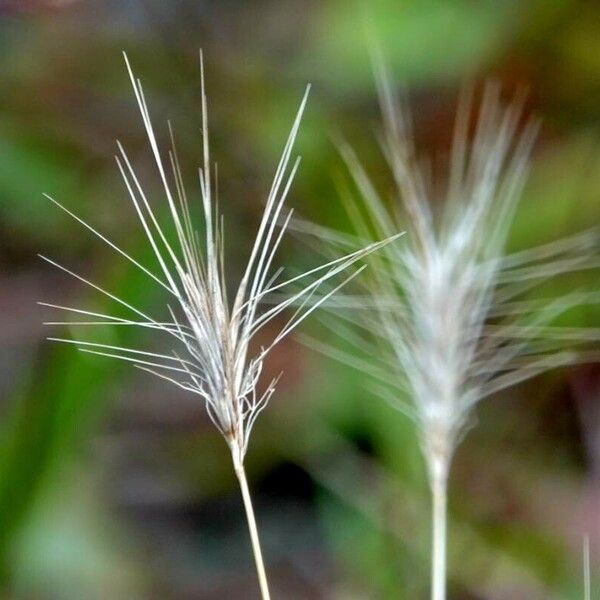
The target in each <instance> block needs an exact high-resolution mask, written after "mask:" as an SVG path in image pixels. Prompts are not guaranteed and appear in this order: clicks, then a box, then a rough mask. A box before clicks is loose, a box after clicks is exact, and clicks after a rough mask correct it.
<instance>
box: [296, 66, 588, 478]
mask: <svg viewBox="0 0 600 600" xmlns="http://www.w3.org/2000/svg"><path fill="white" fill-rule="evenodd" d="M388 81H389V80H388V78H387V77H386V76H385V73H383V70H381V69H380V71H379V76H378V85H379V96H380V99H381V106H382V111H383V115H384V131H383V135H382V139H381V142H382V148H383V151H384V154H385V156H386V158H387V161H388V163H389V165H390V168H391V172H392V175H393V179H394V182H395V184H396V186H397V192H398V197H399V199H400V201H401V206H402V207H403V211H399V210H398V206H393V207H392V208H389V207H388V204H387V203H386V202H385V201H384V200H382V198H381V197H380V195H379V194H378V192H377V191H376V189H375V186H374V185H373V184H372V183H371V181H370V179H369V177H368V175H367V174H366V172H365V170H364V168H363V167H362V166H361V163H360V161H359V160H358V158H357V156H356V154H355V153H354V152H353V150H352V149H351V148H350V146H349V145H348V144H347V143H345V142H341V143H340V148H341V153H342V156H343V159H344V160H345V162H346V164H347V166H348V169H349V172H350V174H351V177H352V179H353V182H354V187H355V188H356V190H357V191H358V192H359V195H360V197H361V201H360V202H356V201H355V198H354V196H355V194H353V192H352V191H349V192H348V193H347V194H346V195H347V199H348V203H347V205H348V208H349V214H350V215H351V217H352V219H353V221H354V224H355V226H356V229H357V232H358V234H359V236H360V239H361V240H365V239H370V238H372V236H373V235H378V236H379V235H384V236H389V235H392V234H393V233H394V232H396V231H398V230H399V229H400V227H401V226H402V227H405V228H406V229H407V231H408V235H407V239H406V240H405V243H403V244H401V245H394V246H389V247H387V248H386V249H385V250H383V251H382V252H381V253H379V254H378V255H377V256H372V257H370V259H369V262H370V263H371V266H372V268H370V269H369V273H368V277H364V278H361V283H364V284H367V283H368V286H367V288H366V290H365V294H364V295H362V296H355V297H345V298H338V300H337V304H336V306H337V310H336V311H335V314H336V318H335V320H332V319H325V320H324V323H325V324H328V325H329V326H330V327H331V328H332V329H333V330H334V332H335V333H336V334H337V335H338V336H342V337H343V338H345V341H346V342H347V344H348V345H349V346H350V347H351V348H352V349H353V350H352V351H350V352H346V351H342V350H340V349H338V348H332V347H330V346H328V345H326V344H323V343H319V342H318V341H317V340H311V344H313V345H315V346H317V347H318V348H319V349H320V350H322V351H323V352H326V353H328V354H330V355H333V356H334V357H335V358H337V359H339V360H342V361H345V362H346V363H348V364H350V365H352V366H354V367H358V368H360V369H362V370H363V371H365V372H366V373H368V374H369V375H371V376H372V379H373V381H374V383H373V384H372V387H371V389H373V390H374V391H375V392H376V393H378V394H379V395H381V396H382V397H384V398H385V399H386V400H388V401H390V402H391V403H392V404H393V405H394V406H395V407H396V408H398V409H400V410H401V411H402V412H404V413H405V414H407V415H408V416H409V417H410V418H412V419H413V420H414V421H415V422H416V424H417V426H418V428H419V431H420V437H421V443H422V446H423V450H424V455H425V457H426V461H427V463H428V468H429V472H430V478H431V480H432V481H445V479H446V477H447V471H448V467H449V463H450V460H451V457H452V453H453V451H454V449H455V447H456V445H457V443H458V442H459V440H460V438H461V436H462V435H463V433H464V431H465V430H466V428H467V426H468V424H469V421H470V417H471V415H472V410H473V408H474V406H475V405H476V404H477V403H478V402H479V401H480V400H481V399H482V398H484V397H485V396H489V395H490V394H493V393H494V392H497V391H499V390H502V389H504V388H506V387H508V386H511V385H514V384H516V383H518V382H520V381H523V380H525V379H528V378H531V377H534V376H535V375H537V374H539V373H541V372H543V371H545V370H547V369H551V368H554V367H558V366H561V365H567V364H573V363H575V362H579V361H590V360H597V359H598V353H595V352H592V351H587V350H585V349H582V348H581V347H577V346H580V345H581V344H585V343H586V342H590V341H593V340H594V339H598V338H599V335H598V331H594V330H590V329H585V328H581V329H577V328H565V327H558V326H555V325H553V324H552V323H553V321H554V320H555V318H556V317H558V316H559V315H560V314H561V313H563V312H564V311H566V310H568V309H569V308H571V307H574V306H576V305H579V304H582V303H586V302H591V301H594V302H595V301H597V300H598V298H599V297H600V294H598V293H589V292H588V293H585V292H583V291H574V292H573V293H571V294H569V295H566V296H562V297H559V298H545V299H541V300H531V299H526V298H524V294H525V293H526V292H527V291H529V290H530V289H531V288H533V287H534V286H536V285H538V284H540V283H541V282H543V281H545V280H546V279H547V278H549V277H552V276H555V275H559V274H561V273H569V272H571V271H575V270H579V269H588V268H594V267H598V266H599V263H598V258H597V255H596V254H595V253H594V252H593V251H594V249H597V247H598V242H599V239H600V237H599V235H598V232H597V231H596V230H593V231H585V232H582V233H580V234H578V235H575V236H573V237H570V238H567V239H562V240H560V241H557V242H554V243H551V244H548V245H545V246H541V247H537V248H533V249H530V250H526V251H523V252H518V253H514V254H508V255H506V254H505V253H504V246H505V241H506V237H507V234H508V231H509V228H510V225H511V221H512V217H513V214H514V212H515V208H516V205H517V202H518V199H519V196H520V193H521V190H522V186H523V182H524V177H525V175H526V171H527V166H528V158H529V154H530V150H531V146H532V143H533V141H534V138H535V133H536V129H537V127H536V124H535V123H533V122H529V123H528V124H527V125H526V126H525V128H524V129H523V130H522V132H520V133H519V127H518V125H519V121H520V118H521V112H522V110H521V105H522V100H521V99H520V98H517V99H516V100H515V101H514V102H513V103H512V104H511V105H510V106H506V107H504V106H502V104H501V102H500V100H499V89H498V87H497V86H495V85H488V86H487V87H486V90H485V93H484V97H483V100H482V103H481V109H480V113H479V117H478V119H477V123H476V128H475V133H474V138H473V141H472V142H470V143H469V142H468V131H469V120H470V108H469V105H470V99H468V98H467V97H465V98H464V99H463V102H462V104H461V107H460V109H459V112H458V118H457V122H456V130H455V136H454V143H453V148H452V153H451V157H450V168H449V177H448V184H447V186H446V187H445V189H444V191H443V193H442V198H440V199H439V200H440V202H437V203H434V202H433V200H434V199H435V198H434V196H435V189H436V188H434V186H433V185H432V183H431V181H429V180H428V177H427V175H426V173H427V172H426V171H425V170H424V169H423V168H420V167H419V165H418V164H417V161H416V158H415V151H414V148H413V143H412V140H411V132H410V121H409V119H408V118H407V117H406V116H405V114H404V113H403V111H402V110H399V109H398V102H397V100H396V98H395V97H394V95H393V93H392V89H391V87H390V85H389V83H388ZM400 212H402V214H400V216H399V213H400ZM293 226H294V227H295V228H296V229H297V230H299V231H300V232H304V233H308V234H313V235H316V236H318V238H323V237H328V239H330V241H331V242H333V243H337V244H338V246H340V247H345V248H351V247H353V245H355V244H356V238H353V237H350V236H348V235H342V234H339V233H333V232H331V231H327V230H325V229H324V228H321V227H316V226H314V225H311V224H308V223H306V222H302V221H296V222H295V223H294V225H293ZM342 308H344V309H348V310H343V311H342V310H340V309H342ZM373 309H374V310H373ZM340 317H342V318H341V319H340ZM356 326H358V330H357V328H356ZM361 332H362V333H361ZM570 348H571V349H570ZM407 398H408V400H407Z"/></svg>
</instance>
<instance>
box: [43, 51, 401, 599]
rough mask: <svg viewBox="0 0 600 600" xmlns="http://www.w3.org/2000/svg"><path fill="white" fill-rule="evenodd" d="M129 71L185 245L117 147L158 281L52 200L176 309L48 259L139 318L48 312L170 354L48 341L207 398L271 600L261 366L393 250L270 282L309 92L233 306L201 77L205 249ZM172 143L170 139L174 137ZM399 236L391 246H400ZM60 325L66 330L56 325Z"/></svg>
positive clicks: (173, 161) (172, 159)
mask: <svg viewBox="0 0 600 600" xmlns="http://www.w3.org/2000/svg"><path fill="white" fill-rule="evenodd" d="M125 61H126V64H127V69H128V72H129V75H130V78H131V82H132V85H133V89H134V92H135V96H136V99H137V102H138V105H139V109H140V112H141V116H142V120H143V123H144V127H145V130H146V133H147V136H148V139H149V142H150V147H151V149H152V154H153V157H154V160H155V163H156V167H157V170H158V174H159V176H160V179H161V182H162V186H163V188H164V194H165V197H166V203H167V205H168V208H169V213H170V217H171V219H172V220H173V225H174V228H175V231H176V234H177V244H173V243H172V242H171V241H169V240H168V238H167V235H166V233H165V229H164V227H163V226H162V225H161V224H160V223H159V221H158V219H157V217H156V214H155V212H154V209H153V208H152V206H151V204H150V201H149V199H148V197H147V195H146V194H145V192H144V190H143V188H142V186H141V184H140V182H139V180H138V178H137V177H136V175H135V172H134V170H133V168H132V165H131V163H130V161H129V159H128V157H127V155H126V153H125V151H124V149H123V147H122V146H121V144H119V145H118V148H119V156H117V157H116V160H117V164H118V167H119V169H120V171H121V174H122V176H123V179H124V182H125V185H126V187H127V190H128V192H129V195H130V197H131V201H132V203H133V207H134V209H135V211H136V213H137V216H138V217H139V221H140V223H141V226H142V228H143V230H144V232H145V235H146V237H147V239H148V243H149V244H150V245H151V247H152V250H153V252H154V255H155V257H156V261H157V264H158V266H159V267H160V274H156V273H154V272H153V271H152V270H150V269H149V268H146V267H145V266H143V265H141V264H140V263H139V262H138V261H137V260H136V259H135V258H133V257H131V256H130V255H129V254H127V253H126V252H125V251H124V250H122V249H121V248H119V247H118V246H116V245H115V244H114V243H113V242H111V241H110V240H109V239H108V238H107V237H105V236H104V235H103V234H101V233H100V232H98V231H97V230H96V229H94V228H93V227H92V226H91V225H89V224H87V223H85V222H84V221H83V220H82V219H80V218H79V217H77V216H76V215H75V214H73V213H72V212H71V211H69V210H68V209H67V208H65V207H64V206H62V205H61V204H59V203H58V202H57V201H56V200H54V199H52V198H49V199H50V200H52V202H54V203H55V204H56V205H57V206H59V207H60V208H62V209H63V210H64V211H65V212H67V213H68V214H69V215H71V216H72V217H73V218H74V219H75V220H77V221H78V222H79V223H80V224H82V225H83V226H84V227H86V228H87V229H88V230H89V231H90V232H91V233H93V234H94V235H96V236H97V237H98V238H100V239H101V240H103V241H104V242H105V243H106V244H108V245H109V246H110V247H111V248H112V249H113V250H115V251H116V252H117V253H118V254H120V255H121V256H122V257H123V258H125V259H126V260H128V261H129V262H130V263H132V264H133V265H135V266H136V267H137V268H138V269H140V270H141V271H143V272H144V273H145V274H146V275H147V276H148V277H150V278H151V279H152V280H153V281H154V282H155V283H156V284H158V285H159V286H160V287H161V288H162V289H163V290H164V291H165V292H166V294H168V296H170V297H171V298H172V299H173V300H172V302H173V304H174V306H175V308H173V309H172V308H171V307H170V306H169V305H166V307H165V308H166V309H167V308H168V313H169V315H170V316H169V317H168V318H167V319H164V318H161V319H159V318H154V317H151V316H149V315H148V313H147V312H145V311H142V310H140V309H139V308H137V307H135V306H133V305H131V304H130V303H128V302H127V301H126V300H123V299H121V298H118V297H117V296H115V295H114V294H112V293H110V292H109V291H106V290H105V289H103V288H101V287H100V286H98V285H96V284H94V283H92V282H91V281H89V280H87V279H85V278H84V277H82V276H81V275H78V274H76V273H74V272H73V271H71V270H69V269H67V268H65V267H63V266H61V265H59V264H57V263H56V262H54V261H52V260H50V259H48V258H45V257H42V258H44V259H45V260H46V261H48V262H49V263H51V264H52V265H54V266H56V267H58V268H59V269H61V270H63V271H64V272H66V273H68V274H70V275H72V276H73V277H75V278H76V279H78V280H79V281H81V282H82V283H84V284H86V285H88V286H90V287H92V288H93V289H95V290H96V291H98V292H100V293H101V294H103V295H105V296H107V297H108V298H110V299H111V300H112V301H114V302H115V303H117V304H120V305H121V306H123V307H125V308H126V309H127V310H128V311H130V312H131V318H130V319H125V318H118V317H115V316H110V315H107V314H100V313H95V312H91V311H86V310H82V309H75V308H70V307H65V306H60V305H56V304H48V303H42V304H43V305H44V306H48V307H51V308H54V309H60V310H65V311H67V312H71V313H75V314H78V315H83V316H85V317H88V318H90V320H85V321H68V322H62V324H67V325H88V326H90V325H94V326H107V325H108V326H117V325H119V326H134V327H142V328H149V329H153V330H156V331H157V332H159V333H161V334H163V335H164V348H165V351H164V352H162V353H161V352H150V351H146V350H140V349H134V348H123V347H118V346H110V345H106V344H99V343H94V342H90V341H75V340H69V339H58V338H50V339H52V340H54V341H60V342H67V343H74V344H76V345H77V346H78V347H79V349H80V350H82V351H83V352H89V353H91V354H99V355H101V356H108V357H113V358H117V359H120V360H123V361H128V362H130V363H133V365H135V366H136V367H138V368H140V369H142V370H144V371H149V372H150V373H153V374H154V375H156V376H158V377H161V378H163V379H166V380H168V381H170V382H172V383H174V384H175V385H177V386H179V387H181V388H183V389H185V390H188V391H190V392H192V393H194V394H197V395H199V396H200V397H201V398H202V399H203V401H204V403H205V405H206V410H207V412H208V415H209V417H210V419H211V420H212V422H213V423H214V425H215V426H216V427H217V429H218V430H219V431H220V432H221V433H222V435H223V437H224V438H225V441H226V442H227V444H228V446H229V449H230V450H231V456H232V459H233V465H234V467H235V472H236V474H237V477H238V479H239V483H240V488H241V492H242V495H243V500H244V505H245V509H246V515H247V519H248V526H249V530H250V535H251V540H252V547H253V551H254V557H255V562H256V568H257V573H258V577H259V582H260V588H261V593H262V597H263V598H269V590H268V585H267V578H266V574H265V569H264V564H263V559H262V555H261V549H260V544H259V539H258V531H257V527H256V523H255V519H254V513H253V509H252V503H251V500H250V494H249V491H248V484H247V481H246V476H245V473H244V456H245V454H246V451H247V449H248V442H249V438H250V433H251V431H252V427H253V425H254V423H255V422H256V418H257V417H258V415H259V414H260V412H261V411H262V410H263V409H264V408H265V406H266V405H267V403H268V401H269V399H270V397H271V395H272V394H273V392H274V390H275V385H276V383H277V380H276V379H274V380H273V381H271V382H270V383H269V384H268V385H267V387H266V389H264V391H261V392H259V391H258V380H259V378H260V375H261V372H262V368H263V363H264V360H265V357H266V356H267V354H268V353H269V352H270V351H271V350H272V349H273V347H274V346H275V345H276V344H277V343H278V342H280V341H281V340H282V339H283V338H284V337H285V336H286V335H287V334H289V333H290V332H291V331H292V330H293V329H294V328H295V327H296V326H297V325H298V324H300V323H301V322H302V321H303V320H304V319H305V318H306V317H308V315H310V314H311V313H312V312H313V311H314V310H315V309H316V308H317V307H318V306H319V305H320V304H321V303H322V302H324V301H325V300H326V299H327V298H329V297H330V296H331V295H332V294H333V293H334V292H335V291H336V290H337V289H338V288H339V287H341V286H342V285H344V283H346V282H347V281H349V280H350V279H352V278H353V277H355V276H356V275H357V274H358V273H359V272H360V271H362V269H363V268H364V267H361V268H359V269H356V270H352V272H351V273H350V274H349V275H346V276H345V279H343V280H342V281H341V283H340V282H338V284H337V285H336V286H335V287H334V288H333V289H330V290H329V291H328V292H327V293H326V294H325V295H322V296H320V297H319V298H318V299H315V292H316V291H317V290H318V289H319V288H320V286H321V284H323V283H325V282H329V281H331V280H332V278H334V277H336V276H337V275H339V274H341V273H342V272H344V271H347V270H348V269H349V268H350V267H352V265H354V264H355V263H356V262H357V261H359V260H360V259H361V258H363V257H365V256H366V255H368V254H369V253H371V252H373V251H375V250H377V249H378V248H380V247H382V246H383V245H385V243H387V241H390V240H387V241H384V242H378V243H374V244H370V245H368V246H367V247H365V248H363V249H361V250H358V251H355V252H351V253H350V254H346V255H345V256H342V257H341V258H336V259H335V260H332V261H330V262H328V263H327V264H323V265H322V266H320V267H317V268H314V269H312V270H310V271H308V272H306V273H303V274H301V275H297V276H295V277H291V278H288V279H286V280H281V273H282V270H283V269H278V270H276V271H275V272H272V264H273V260H274V257H275V254H276V252H277V249H278V247H279V245H280V242H281V240H282V237H283V234H284V232H285V230H286V227H287V225H288V223H289V220H290V218H291V213H290V214H288V215H287V217H286V218H285V220H284V223H283V226H281V227H280V226H279V225H278V219H279V218H280V216H281V214H282V209H283V204H284V202H285V199H286V197H287V194H288V191H289V189H290V186H291V183H292V180H293V178H294V175H295V173H296V170H297V169H298V165H299V158H298V159H296V160H295V162H294V163H293V165H292V166H291V168H288V163H289V160H290V155H291V153H292V147H293V143H294V140H295V138H296V134H297V132H298V128H299V125H300V119H301V116H302V112H303V111H304V107H305V104H306V100H307V96H308V91H309V89H308V88H307V89H306V93H305V94H304V97H303V99H302V102H301V104H300V108H299V110H298V113H297V115H296V118H295V120H294V123H293V126H292V129H291V131H290V134H289V137H288V139H287V142H286V144H285V147H284V150H283V154H282V156H281V159H280V162H279V165H278V167H277V171H276V173H275V178H274V180H273V183H272V186H271V190H270V192H269V196H268V198H267V202H266V206H265V208H264V213H263V215H262V219H261V222H260V225H259V227H258V233H257V235H256V239H255V242H254V246H253V247H252V249H251V252H250V257H249V260H248V264H247V266H246V269H245V272H244V275H243V277H242V279H241V282H240V284H239V287H238V288H237V291H236V293H235V295H234V296H233V302H232V303H229V301H228V294H227V280H226V272H225V266H224V256H223V255H224V241H223V239H224V238H223V225H222V220H221V217H220V215H219V214H218V213H217V209H216V207H215V201H214V200H213V185H214V181H213V178H212V177H211V162H210V154H209V145H208V126H207V107H206V96H205V91H204V73H203V68H202V57H201V72H202V80H201V81H202V90H201V91H202V125H203V144H204V147H203V154H204V156H203V167H202V168H201V169H200V170H199V176H200V192H201V198H202V212H203V215H204V234H203V235H204V240H203V241H202V242H201V241H200V240H201V235H202V234H200V233H199V232H198V231H197V230H196V229H195V226H194V223H193V222H192V216H191V210H190V205H189V203H188V196H187V195H186V191H185V190H184V186H183V178H182V175H181V172H180V169H179V162H178V158H177V153H176V151H175V146H174V144H173V146H172V149H171V151H170V152H169V157H168V163H169V172H168V170H167V167H165V164H164V161H163V158H162V156H161V153H160V150H159V145H158V142H157V139H156V136H155V132H154V129H153V126H152V123H151V120H150V115H149V112H148V107H147V105H146V100H145V98H144V93H143V90H142V87H141V84H140V82H139V80H138V79H136V78H135V76H134V75H133V72H132V70H131V67H130V65H129V62H128V61H127V57H125ZM171 138H172V134H171ZM395 237H397V236H392V239H393V238H395ZM292 289H293V292H291V291H290V292H289V293H288V295H287V296H286V297H285V299H283V300H282V301H281V302H279V303H277V304H275V305H269V306H268V307H266V308H262V304H263V301H264V300H265V299H266V297H268V296H269V295H271V294H273V293H286V292H287V291H288V290H292ZM290 307H293V311H292V313H291V316H289V318H288V319H287V320H285V322H284V324H283V325H282V327H281V329H280V330H279V333H278V334H277V335H276V336H275V337H274V338H273V339H272V340H271V342H270V343H269V344H268V345H267V346H266V347H262V348H260V349H259V350H258V351H257V352H256V354H254V355H251V352H252V348H251V342H252V340H253V339H254V338H255V336H256V334H257V333H258V332H259V331H260V330H262V329H263V328H264V327H265V325H267V323H271V322H272V321H273V320H274V319H276V318H280V317H281V316H283V314H284V312H285V311H286V309H288V308H290ZM49 324H51V325H57V324H60V323H58V322H52V323H49Z"/></svg>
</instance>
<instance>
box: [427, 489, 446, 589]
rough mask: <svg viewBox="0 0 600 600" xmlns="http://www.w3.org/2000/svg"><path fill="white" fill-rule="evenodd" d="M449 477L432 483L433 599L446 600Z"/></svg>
mask: <svg viewBox="0 0 600 600" xmlns="http://www.w3.org/2000/svg"><path fill="white" fill-rule="evenodd" d="M447 487H448V485H447V479H446V477H437V478H436V479H435V480H434V481H433V482H432V485H431V495H432V502H433V510H432V512H431V521H432V523H431V525H432V546H433V553H432V560H431V600H446V521H447V510H448V509H447Z"/></svg>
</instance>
